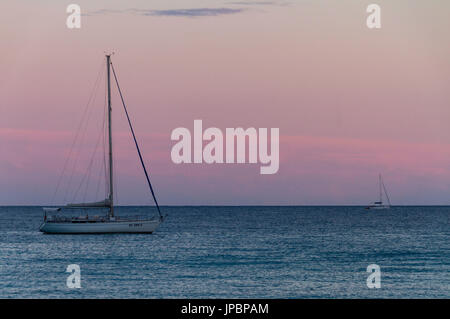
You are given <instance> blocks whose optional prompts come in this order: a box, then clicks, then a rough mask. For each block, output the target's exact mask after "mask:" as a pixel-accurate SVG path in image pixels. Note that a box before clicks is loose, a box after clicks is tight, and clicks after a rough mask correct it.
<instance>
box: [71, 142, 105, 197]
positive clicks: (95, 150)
mask: <svg viewBox="0 0 450 319" xmlns="http://www.w3.org/2000/svg"><path fill="white" fill-rule="evenodd" d="M100 137H102V136H101V134H100V135H99V137H98V139H97V142H96V144H95V149H94V153H93V155H92V157H91V159H90V162H89V166H88V169H87V171H86V173H85V174H84V176H83V178H82V180H81V182H80V185H79V186H78V189H77V191H76V193H75V195H74V197H73V201H75V199H76V197H77V195H78V192H79V190H80V188H81V186H82V185H83V184H84V180H85V179H86V177H87V181H86V183H87V185H86V189H87V188H88V187H89V179H90V176H91V172H92V164H93V162H94V158H95V154H96V153H97V149H98V144H99V143H100Z"/></svg>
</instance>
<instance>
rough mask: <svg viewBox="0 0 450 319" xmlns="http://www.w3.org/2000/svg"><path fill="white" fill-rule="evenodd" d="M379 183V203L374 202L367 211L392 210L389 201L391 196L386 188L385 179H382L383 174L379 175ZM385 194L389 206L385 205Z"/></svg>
mask: <svg viewBox="0 0 450 319" xmlns="http://www.w3.org/2000/svg"><path fill="white" fill-rule="evenodd" d="M378 183H379V188H380V198H379V200H378V201H377V202H374V203H372V204H370V205H369V206H367V207H366V209H389V208H391V201H390V200H389V195H388V193H387V190H386V187H385V186H384V183H383V178H382V177H381V174H379V175H378ZM383 192H384V194H385V196H386V199H387V202H388V203H387V205H386V204H385V203H383Z"/></svg>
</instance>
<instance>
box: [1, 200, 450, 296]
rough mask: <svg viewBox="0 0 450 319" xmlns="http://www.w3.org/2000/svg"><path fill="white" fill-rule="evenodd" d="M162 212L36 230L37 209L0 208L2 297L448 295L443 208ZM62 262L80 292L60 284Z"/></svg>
mask: <svg viewBox="0 0 450 319" xmlns="http://www.w3.org/2000/svg"><path fill="white" fill-rule="evenodd" d="M148 210H149V208H148V207H119V208H118V209H117V213H118V214H119V215H136V214H141V213H143V212H145V211H148ZM163 211H164V213H167V214H168V217H167V219H166V221H165V222H164V223H163V224H162V225H161V227H160V228H159V229H158V230H157V231H156V233H154V234H151V235H135V234H113V235H45V234H42V233H40V232H39V231H38V227H39V225H40V223H41V220H42V209H41V208H40V207H0V297H1V298H450V207H394V208H392V209H390V210H380V211H366V210H364V209H363V208H362V207H163ZM69 264H78V265H79V266H80V268H81V288H80V289H69V288H67V286H66V279H67V277H68V276H69V273H66V267H67V265H69ZM369 264H377V265H379V266H380V269H381V288H380V289H369V288H368V287H367V285H366V280H367V277H368V275H369V273H367V272H366V268H367V266H368V265H369Z"/></svg>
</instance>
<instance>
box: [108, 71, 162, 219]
mask: <svg viewBox="0 0 450 319" xmlns="http://www.w3.org/2000/svg"><path fill="white" fill-rule="evenodd" d="M111 68H112V71H113V75H114V79H115V80H116V84H117V89H118V91H119V95H120V99H121V100H122V105H123V109H124V110H125V115H126V116H127V120H128V124H129V125H130V130H131V134H132V135H133V140H134V144H136V150H137V152H138V155H139V159H140V160H141V164H142V168H143V169H144V173H145V177H146V178H147V183H148V186H149V188H150V192H151V193H152V196H153V200H154V201H155V204H156V208H157V209H158V214H159V216H160V217H161V218H162V214H161V210H160V209H159V205H158V201H157V200H156V196H155V192H154V191H153V187H152V183H151V182H150V178H149V176H148V173H147V169H146V168H145V164H144V160H143V159H142V155H141V150H140V149H139V145H138V142H137V140H136V135H135V134H134V130H133V126H132V125H131V120H130V117H129V116H128V111H127V107H126V106H125V101H124V100H123V95H122V91H121V90H120V86H119V81H118V80H117V76H116V71H115V70H114V66H113V64H112V62H111Z"/></svg>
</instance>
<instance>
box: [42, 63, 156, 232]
mask: <svg viewBox="0 0 450 319" xmlns="http://www.w3.org/2000/svg"><path fill="white" fill-rule="evenodd" d="M111 70H112V71H113V72H112V73H113V75H114V79H115V82H116V85H117V89H118V93H119V95H120V98H121V100H122V105H123V107H124V110H125V114H126V117H127V120H128V124H129V127H130V131H131V134H132V136H133V140H134V143H135V145H136V149H137V153H138V155H139V159H140V162H141V165H142V168H143V170H144V174H145V177H146V179H147V183H148V186H149V188H150V193H151V194H152V197H153V200H154V202H155V205H156V208H157V211H158V214H159V216H155V217H148V216H144V217H127V218H126V217H119V216H116V215H115V212H114V189H113V173H114V172H113V151H112V147H113V143H112V142H113V138H112V132H111V121H112V118H111V83H110V82H111ZM106 71H107V95H108V104H107V109H108V119H107V122H108V141H109V144H108V159H109V161H108V170H109V174H108V176H107V177H108V178H109V182H108V187H109V194H108V196H107V198H105V199H104V200H102V201H97V202H91V203H78V204H67V205H65V206H63V207H44V221H43V222H42V224H41V225H40V227H39V230H40V231H41V232H43V233H47V234H104V233H153V232H154V231H155V230H156V229H157V227H158V226H159V225H160V224H161V223H162V222H163V220H164V217H163V215H162V214H161V210H160V207H159V205H158V202H157V200H156V196H155V193H154V191H153V187H152V184H151V182H150V178H149V175H148V173H147V169H146V167H145V164H144V161H143V159H142V154H141V151H140V149H139V145H138V143H137V140H136V136H135V134H134V130H133V126H132V125H131V120H130V117H129V115H128V111H127V108H126V106H125V102H124V99H123V96H122V92H121V90H120V86H119V82H118V80H117V76H116V72H115V71H114V66H113V64H112V62H111V54H107V55H106ZM98 210H102V211H106V215H104V216H98V215H94V216H92V215H91V216H89V213H90V212H92V211H98ZM65 211H71V212H73V211H82V212H83V213H82V214H80V215H79V216H77V217H65V216H64V215H61V213H62V212H65Z"/></svg>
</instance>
